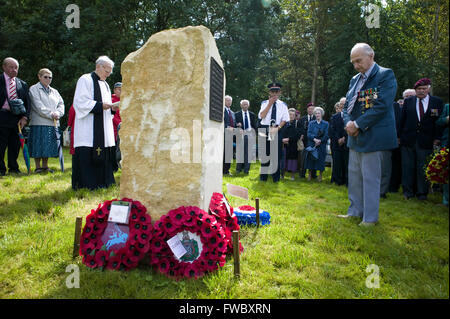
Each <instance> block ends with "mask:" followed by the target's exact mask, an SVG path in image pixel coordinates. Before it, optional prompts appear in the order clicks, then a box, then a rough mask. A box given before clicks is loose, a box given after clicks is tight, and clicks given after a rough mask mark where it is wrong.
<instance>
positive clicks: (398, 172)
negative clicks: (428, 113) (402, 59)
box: [389, 89, 416, 193]
mask: <svg viewBox="0 0 450 319" xmlns="http://www.w3.org/2000/svg"><path fill="white" fill-rule="evenodd" d="M415 95H416V91H415V90H414V89H406V90H405V91H403V95H402V96H403V98H402V99H400V100H398V101H397V102H394V115H395V127H396V129H397V137H398V139H399V144H400V131H399V129H400V119H401V117H402V109H403V101H404V100H405V99H407V98H408V97H410V96H415ZM391 161H392V173H391V180H390V182H389V193H398V191H399V189H400V185H401V184H402V153H401V147H400V145H399V147H397V148H396V149H393V150H392V157H391Z"/></svg>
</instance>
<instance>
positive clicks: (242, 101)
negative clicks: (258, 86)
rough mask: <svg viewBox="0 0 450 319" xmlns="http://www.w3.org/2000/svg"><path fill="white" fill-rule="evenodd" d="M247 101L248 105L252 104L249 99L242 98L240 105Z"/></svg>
mask: <svg viewBox="0 0 450 319" xmlns="http://www.w3.org/2000/svg"><path fill="white" fill-rule="evenodd" d="M245 102H247V104H248V106H250V101H249V100H241V102H240V103H239V104H240V105H242V103H245Z"/></svg>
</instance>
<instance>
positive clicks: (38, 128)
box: [28, 69, 64, 173]
mask: <svg viewBox="0 0 450 319" xmlns="http://www.w3.org/2000/svg"><path fill="white" fill-rule="evenodd" d="M38 78H39V82H38V83H36V84H35V85H33V86H32V87H30V101H31V121H30V127H31V131H30V138H29V141H28V144H29V145H28V148H29V152H30V157H32V158H34V162H35V164H36V169H35V173H45V172H50V173H53V170H51V169H50V168H49V167H48V158H49V157H58V156H59V153H58V144H57V140H56V135H55V129H58V130H59V119H60V118H61V117H62V116H63V115H64V101H63V99H62V97H61V95H60V94H59V92H58V90H56V89H54V88H52V87H51V86H50V83H52V72H51V71H50V70H49V69H41V70H40V71H39V73H38ZM55 123H56V126H55ZM41 161H42V164H41Z"/></svg>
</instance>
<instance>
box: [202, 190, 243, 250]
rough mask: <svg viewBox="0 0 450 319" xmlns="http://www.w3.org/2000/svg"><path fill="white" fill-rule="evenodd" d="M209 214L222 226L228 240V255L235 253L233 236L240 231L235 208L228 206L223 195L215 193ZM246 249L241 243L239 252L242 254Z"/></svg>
mask: <svg viewBox="0 0 450 319" xmlns="http://www.w3.org/2000/svg"><path fill="white" fill-rule="evenodd" d="M209 213H210V214H212V215H213V216H215V217H216V219H217V221H218V222H219V223H220V224H221V225H222V227H223V228H224V231H225V236H226V239H227V245H228V247H227V254H232V253H233V242H232V236H233V231H234V230H239V228H240V227H239V224H238V219H237V217H236V215H235V214H234V211H233V207H231V206H230V205H228V201H227V199H226V197H225V196H224V195H223V194H220V193H213V195H212V197H211V201H210V203H209ZM243 250H244V247H243V246H242V244H241V242H240V241H239V251H240V252H242V251H243Z"/></svg>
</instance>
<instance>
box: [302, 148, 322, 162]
mask: <svg viewBox="0 0 450 319" xmlns="http://www.w3.org/2000/svg"><path fill="white" fill-rule="evenodd" d="M305 150H306V151H307V152H309V153H310V154H311V155H312V157H314V158H315V159H318V158H319V151H318V150H317V148H316V147H312V146H308V147H307V148H306V149H305Z"/></svg>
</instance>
